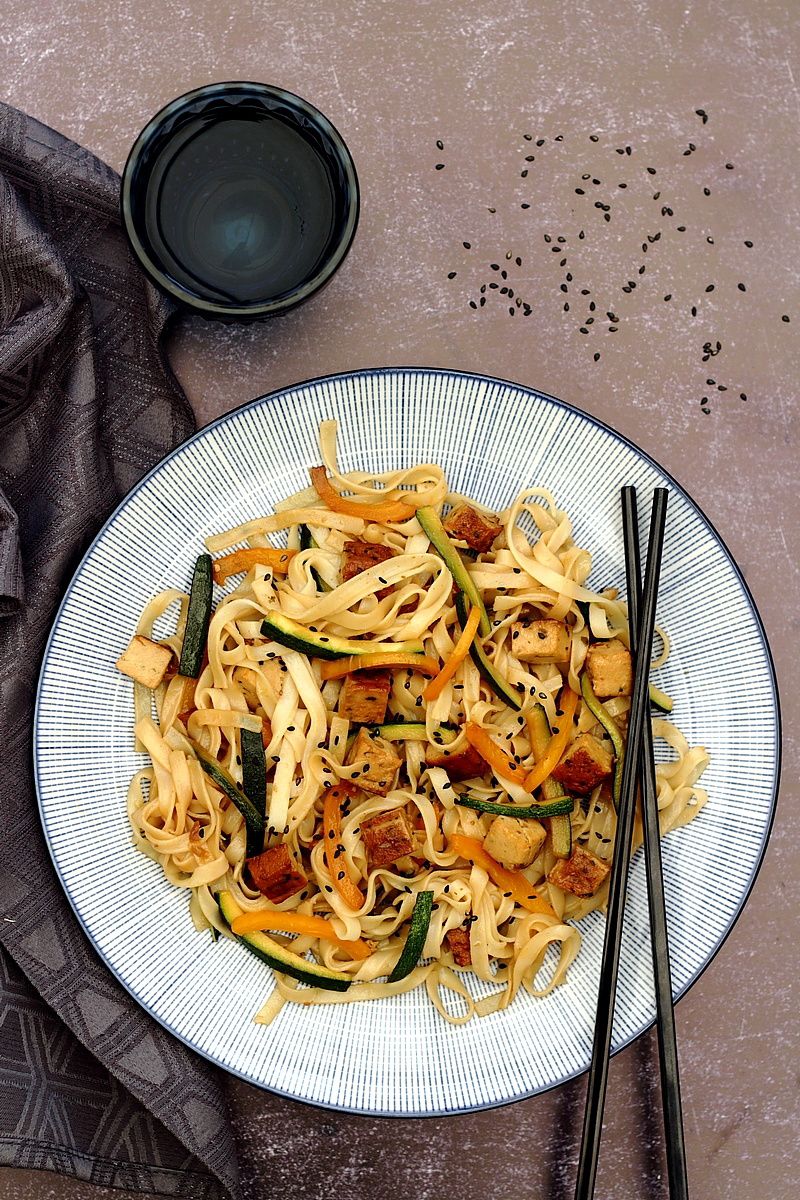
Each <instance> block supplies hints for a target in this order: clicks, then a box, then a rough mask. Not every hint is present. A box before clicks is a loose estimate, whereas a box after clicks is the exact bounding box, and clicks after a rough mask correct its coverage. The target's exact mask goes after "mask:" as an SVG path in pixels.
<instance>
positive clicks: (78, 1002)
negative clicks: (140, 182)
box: [0, 104, 240, 1200]
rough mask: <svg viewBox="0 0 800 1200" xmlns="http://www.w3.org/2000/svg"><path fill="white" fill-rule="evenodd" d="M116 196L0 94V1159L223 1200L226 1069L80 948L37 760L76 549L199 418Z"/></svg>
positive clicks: (227, 1183) (230, 1187)
mask: <svg viewBox="0 0 800 1200" xmlns="http://www.w3.org/2000/svg"><path fill="white" fill-rule="evenodd" d="M118 194H119V177H118V176H117V175H116V174H115V173H114V172H113V171H112V170H111V169H110V168H109V167H107V166H105V165H104V164H103V163H101V162H99V161H98V160H97V159H96V158H94V157H93V156H92V155H91V154H89V153H88V152H87V151H85V150H82V149H81V148H80V147H78V146H76V145H74V144H73V143H72V142H69V141H67V140H66V139H65V138H63V137H61V135H60V134H57V133H55V132H53V130H51V129H48V128H46V127H45V126H43V125H41V124H39V123H38V122H37V121H34V120H32V119H31V118H30V117H27V116H25V115H24V114H23V113H20V112H18V111H17V110H15V109H13V108H10V107H8V106H6V105H2V104H0V746H2V755H3V758H2V761H3V767H4V770H3V781H2V786H1V787H0V828H1V829H2V838H0V880H1V881H2V882H1V885H0V886H1V887H2V892H1V893H0V900H1V901H2V915H1V919H0V1163H4V1164H6V1165H15V1166H26V1167H37V1168H50V1169H53V1170H57V1171H61V1172H65V1173H70V1174H74V1175H78V1176H81V1177H83V1178H86V1179H91V1180H92V1181H94V1182H97V1183H103V1184H109V1185H116V1186H126V1187H129V1188H135V1189H139V1190H140V1191H143V1192H150V1193H157V1194H164V1195H169V1196H191V1197H192V1200H204V1198H209V1200H211V1198H214V1200H217V1198H220V1197H223V1196H233V1197H238V1196H240V1192H239V1185H238V1177H237V1166H236V1155H235V1148H234V1142H233V1134H232V1132H231V1127H230V1124H229V1121H228V1115H227V1110H226V1105H225V1101H224V1097H223V1093H222V1090H221V1085H220V1077H219V1075H218V1074H217V1072H216V1070H215V1069H214V1068H212V1067H211V1066H209V1065H208V1064H207V1063H206V1062H205V1061H204V1060H202V1059H200V1058H198V1057H196V1056H195V1055H194V1054H193V1053H192V1052H191V1051H190V1050H188V1049H187V1048H186V1047H185V1046H183V1045H182V1044H181V1043H180V1042H178V1041H176V1040H175V1039H174V1038H173V1037H172V1036H171V1035H170V1034H169V1033H167V1032H166V1031H165V1030H164V1029H162V1028H161V1026H160V1025H158V1024H156V1022H154V1021H153V1020H152V1019H151V1018H150V1017H149V1016H147V1014H146V1013H145V1012H144V1011H143V1010H142V1009H140V1008H139V1007H138V1006H137V1005H136V1004H135V1003H134V1002H133V1000H131V998H130V997H129V995H128V994H127V992H125V991H124V990H123V988H122V987H121V986H120V985H119V984H118V983H117V982H116V980H115V979H114V978H113V977H112V976H111V974H110V973H109V972H108V971H107V970H106V968H105V967H104V966H103V964H102V963H101V962H100V960H99V958H98V957H97V955H96V954H95V952H94V951H93V949H92V947H91V945H90V944H89V942H88V940H87V938H86V937H85V936H84V934H83V932H82V931H81V929H80V927H79V925H78V922H77V920H76V919H75V917H74V915H73V913H72V910H71V908H70V906H69V904H68V902H67V900H66V897H65V896H64V894H63V892H62V890H61V887H60V885H59V882H58V880H57V878H56V875H55V872H54V870H53V867H52V865H51V862H50V858H49V856H48V853H47V849H46V846H45V843H44V838H43V836H42V830H41V826H40V823H39V816H38V812H37V806H36V797H35V793H34V784H33V774H32V767H31V734H32V717H33V706H34V698H35V692H36V680H37V674H38V670H39V664H40V661H41V657H42V651H43V648H44V644H45V640H46V638H47V634H48V630H49V628H50V625H51V623H52V620H53V617H54V615H55V611H56V608H57V605H58V602H59V600H60V598H61V596H62V595H63V592H64V590H65V588H66V585H67V583H68V582H69V579H70V577H71V575H72V572H73V571H74V569H75V567H76V565H77V563H78V561H79V558H80V555H81V553H82V552H83V550H84V549H85V548H86V546H87V545H88V543H89V541H90V539H91V538H92V536H93V534H94V533H95V532H96V531H97V529H98V528H99V526H100V525H101V523H102V521H103V519H104V518H105V517H106V516H107V515H108V513H109V511H110V510H111V509H112V508H113V507H114V505H115V504H116V503H117V501H118V500H119V498H120V497H121V496H123V495H124V494H125V492H126V491H127V490H128V489H129V488H130V487H131V485H132V484H133V483H135V482H136V480H137V479H139V478H140V477H141V476H142V475H143V474H144V472H145V471H147V470H148V468H150V467H151V466H153V464H154V463H156V462H157V461H158V460H159V459H160V458H161V457H162V456H163V455H164V454H165V453H166V451H168V450H169V449H170V448H171V447H172V446H174V445H175V444H176V443H177V442H179V441H181V440H182V439H183V438H184V437H185V436H186V435H187V434H188V433H190V432H191V431H192V429H193V428H194V420H193V417H192V412H191V409H190V408H189V405H188V403H187V401H186V399H185V397H184V396H183V394H182V392H181V390H180V388H179V386H178V384H177V382H176V380H175V379H174V378H173V376H172V375H171V374H170V371H169V369H168V367H167V365H166V363H165V360H164V357H163V355H162V351H161V339H162V335H163V333H164V328H165V324H166V321H167V318H168V316H169V308H168V306H167V305H166V304H165V303H164V302H163V301H162V300H161V299H160V298H159V297H158V295H157V294H156V293H155V292H154V291H153V290H152V289H151V288H150V287H149V285H148V284H147V283H146V282H145V280H144V278H143V276H142V275H141V273H140V272H139V271H138V269H137V267H136V266H135V264H134V262H133V260H132V258H131V256H130V254H129V253H128V250H127V246H126V243H125V240H124V237H123V234H122V231H121V228H120V223H119V214H118ZM88 800H90V797H89V798H87V801H88Z"/></svg>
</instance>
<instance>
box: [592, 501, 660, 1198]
mask: <svg viewBox="0 0 800 1200" xmlns="http://www.w3.org/2000/svg"><path fill="white" fill-rule="evenodd" d="M666 515H667V492H666V489H665V488H656V489H655V490H654V492H653V509H652V513H651V517H650V536H649V541H648V548H647V569H646V572H645V581H644V592H643V596H642V606H641V623H640V626H639V630H638V633H639V636H638V639H637V644H638V645H639V646H647V647H649V646H650V644H651V642H652V640H653V629H654V626H655V616H656V598H657V594H658V579H659V574H660V571H661V551H662V547H663V544H664V524H665V521H666ZM648 686H649V670H644V671H641V670H637V671H636V673H635V675H634V682H633V695H632V698H631V709H630V714H629V719H628V753H627V754H626V756H625V761H624V764H623V771H622V786H621V788H620V800H619V811H618V814H617V834H616V839H615V844H614V858H613V860H612V863H611V876H610V879H609V886H608V910H607V915H606V930H605V938H604V940H603V957H602V960H601V963H600V984H599V987H598V992H597V1017H596V1020H595V1027H594V1042H593V1045H592V1062H591V1066H590V1068H589V1085H588V1088H587V1092H586V1110H585V1113H584V1120H583V1135H582V1138H581V1149H580V1157H579V1160H578V1177H577V1181H576V1184H575V1200H591V1198H592V1196H593V1195H594V1183H595V1177H596V1175H597V1156H598V1152H599V1150H600V1135H601V1133H602V1127H603V1106H604V1103H605V1095H606V1084H607V1082H608V1060H609V1052H610V1049H611V1029H612V1025H613V1022H614V999H615V996H616V991H617V976H618V974H619V953H620V944H621V941H622V921H623V916H624V912H625V893H626V890H627V884H628V867H629V864H630V856H631V838H632V835H633V818H634V813H635V811H636V785H637V780H638V754H637V753H636V750H637V748H638V747H639V746H640V745H641V740H642V730H643V728H644V725H645V723H646V722H648V721H649V720H650V709H649V692H648Z"/></svg>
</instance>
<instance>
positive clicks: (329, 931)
mask: <svg viewBox="0 0 800 1200" xmlns="http://www.w3.org/2000/svg"><path fill="white" fill-rule="evenodd" d="M231 929H232V930H233V932H234V933H239V934H241V933H255V932H257V931H260V930H262V929H272V930H278V931H279V932H281V933H307V934H310V935H311V937H316V938H324V939H325V940H326V941H328V942H334V943H335V945H337V946H339V947H340V949H342V950H346V951H347V953H348V954H351V955H352V956H353V958H357V959H363V958H369V956H370V954H371V953H372V950H371V949H370V947H369V946H368V945H367V943H366V942H363V941H362V940H361V938H357V939H356V940H355V941H352V942H351V941H345V940H344V939H343V938H339V937H337V936H336V934H335V933H334V932H333V926H332V925H331V923H330V921H326V920H325V918H324V917H314V916H311V915H310V914H309V913H298V912H272V911H271V910H269V911H268V910H266V909H263V908H258V909H254V910H253V911H252V912H243V913H241V914H240V916H238V917H235V918H234V920H233V923H232V924H231Z"/></svg>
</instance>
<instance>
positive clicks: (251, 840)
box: [186, 735, 265, 858]
mask: <svg viewBox="0 0 800 1200" xmlns="http://www.w3.org/2000/svg"><path fill="white" fill-rule="evenodd" d="M186 740H187V741H188V742H189V744H190V745H191V747H192V750H193V751H194V753H195V754H196V756H197V758H198V759H199V760H200V766H201V767H202V768H203V770H204V771H205V773H206V775H208V777H209V778H210V779H211V781H212V783H214V784H215V786H216V787H218V788H219V789H220V791H221V792H224V793H225V795H226V796H227V797H228V799H229V800H230V801H231V802H232V803H233V804H235V805H236V807H237V808H238V810H239V812H240V813H241V814H242V816H243V817H244V823H245V828H246V829H247V857H248V858H250V857H252V855H254V854H260V853H261V851H262V850H263V849H264V825H265V819H264V814H263V813H262V812H259V810H258V809H257V808H256V806H255V804H254V803H253V801H252V800H251V799H250V798H249V797H248V796H246V795H245V793H244V792H243V791H242V789H241V788H240V787H239V785H238V783H237V782H236V780H235V779H234V778H233V777H232V775H231V774H230V772H229V771H227V770H226V769H225V767H223V765H222V763H218V762H217V760H216V759H215V758H213V757H212V756H211V755H210V754H209V753H208V751H207V750H205V749H204V748H203V747H202V746H201V745H200V743H199V742H195V741H194V740H193V739H192V738H187V739H186ZM259 741H260V735H259Z"/></svg>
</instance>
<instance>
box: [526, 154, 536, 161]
mask: <svg viewBox="0 0 800 1200" xmlns="http://www.w3.org/2000/svg"><path fill="white" fill-rule="evenodd" d="M535 161H536V155H535V154H526V155H525V162H535Z"/></svg>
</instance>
